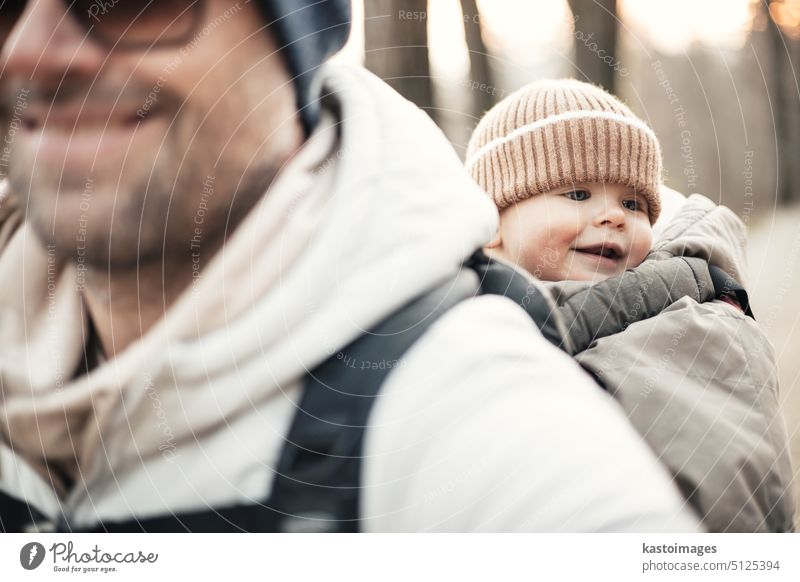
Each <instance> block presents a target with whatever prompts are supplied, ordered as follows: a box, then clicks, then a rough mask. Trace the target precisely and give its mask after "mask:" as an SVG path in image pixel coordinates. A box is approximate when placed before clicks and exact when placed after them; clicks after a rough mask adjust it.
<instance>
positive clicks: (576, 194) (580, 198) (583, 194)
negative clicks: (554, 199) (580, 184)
mask: <svg viewBox="0 0 800 582" xmlns="http://www.w3.org/2000/svg"><path fill="white" fill-rule="evenodd" d="M564 196H566V197H567V198H569V199H570V200H574V201H575V202H584V201H586V200H588V199H589V198H590V197H591V194H590V193H589V191H588V190H570V191H569V192H564Z"/></svg>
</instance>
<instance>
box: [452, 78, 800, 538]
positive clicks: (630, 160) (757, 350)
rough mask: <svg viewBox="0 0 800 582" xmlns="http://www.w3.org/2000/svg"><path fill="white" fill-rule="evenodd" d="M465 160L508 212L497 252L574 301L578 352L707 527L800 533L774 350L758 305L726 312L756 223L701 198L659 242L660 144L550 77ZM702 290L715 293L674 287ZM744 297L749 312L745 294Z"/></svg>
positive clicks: (515, 98) (578, 88) (511, 105)
mask: <svg viewBox="0 0 800 582" xmlns="http://www.w3.org/2000/svg"><path fill="white" fill-rule="evenodd" d="M466 164H467V170H468V171H469V172H470V173H471V174H472V177H473V178H474V179H475V181H477V182H478V184H479V185H480V186H481V187H482V188H483V189H484V190H485V191H486V192H487V193H488V194H489V196H490V197H491V198H492V200H494V202H495V204H496V205H497V208H498V209H499V211H500V226H499V230H498V233H497V236H496V237H495V238H494V240H493V241H491V243H490V244H489V245H488V247H487V248H486V253H487V254H488V255H490V257H491V258H494V259H498V260H499V261H500V262H510V263H514V264H517V265H519V266H521V267H523V268H524V269H525V270H526V271H528V272H529V273H531V274H533V275H534V276H535V277H536V278H537V279H540V280H544V281H551V282H550V283H541V284H538V285H539V286H541V287H542V288H545V289H546V290H547V292H548V293H551V294H552V295H553V297H554V298H556V299H555V300H556V302H557V303H558V305H559V307H557V308H556V311H558V317H553V319H559V317H561V315H563V312H564V309H565V307H566V308H570V309H572V306H573V304H575V305H577V308H578V311H575V310H574V309H573V310H572V311H570V313H572V315H570V317H569V318H568V325H567V326H565V327H568V328H569V331H570V333H569V334H567V335H569V336H570V348H569V349H568V350H566V351H568V352H569V353H571V354H572V355H573V357H574V358H575V360H576V361H577V362H578V363H579V364H580V365H581V366H582V367H583V368H584V369H585V370H586V371H587V372H589V373H591V374H593V375H594V376H595V378H596V379H597V380H598V383H599V384H601V385H602V386H603V387H604V388H605V389H606V390H608V392H609V394H610V395H611V396H613V398H614V400H615V401H616V402H617V403H618V404H619V406H620V409H621V410H622V411H624V412H625V413H626V414H627V416H628V420H629V421H630V423H631V425H632V426H633V427H634V428H635V429H636V430H637V431H638V432H639V434H640V435H641V437H642V438H643V439H644V440H645V441H646V442H647V444H648V445H649V446H650V447H651V449H652V450H653V452H654V453H655V455H656V457H657V458H658V459H659V460H660V461H661V463H662V464H663V465H664V466H665V467H666V468H667V469H668V470H669V471H670V472H671V473H672V475H673V479H674V482H675V484H676V486H677V487H678V488H679V489H680V490H681V493H683V495H684V497H685V499H686V501H687V503H689V504H690V505H691V506H692V507H693V508H694V509H695V511H697V513H698V515H699V516H700V517H701V518H702V520H703V523H704V525H705V526H706V528H707V529H708V530H709V531H717V532H719V531H742V532H755V531H772V532H775V531H789V530H791V529H792V527H793V517H794V500H793V498H792V495H791V480H792V469H791V463H790V462H789V457H788V453H787V451H788V447H787V442H788V441H787V436H786V432H785V429H784V428H783V424H782V422H781V418H780V411H779V405H778V400H777V393H778V383H777V366H776V362H775V356H774V351H773V350H772V348H771V347H770V344H769V340H768V339H767V338H766V335H765V334H764V333H763V331H762V330H761V329H759V327H758V325H757V324H756V323H755V321H754V320H753V319H752V317H748V315H752V314H751V313H750V312H749V310H748V309H740V307H742V305H741V304H739V305H736V304H734V305H730V304H727V303H730V302H732V300H730V299H727V295H729V294H730V293H729V290H733V289H735V288H736V287H737V285H738V283H736V281H735V280H734V279H738V280H741V279H742V277H743V275H744V255H745V253H744V241H745V239H746V229H745V225H744V223H742V221H741V220H740V219H739V218H738V217H737V216H736V215H735V214H733V212H731V211H730V210H729V209H727V208H725V207H722V206H717V205H716V204H714V203H713V202H712V201H710V200H708V199H707V198H705V197H703V196H700V195H697V194H695V195H692V196H690V197H689V198H688V199H686V200H685V202H684V203H683V206H682V207H681V208H680V210H678V211H677V213H676V214H675V215H674V216H673V217H672V218H671V219H670V221H669V222H668V223H667V224H666V225H665V226H664V227H663V228H662V229H661V232H660V233H659V236H658V239H657V240H656V241H655V242H654V240H653V232H652V226H653V224H654V223H655V221H656V219H657V218H658V216H659V212H660V210H661V204H660V198H659V191H660V186H661V185H660V173H661V154H660V148H659V144H658V140H657V139H656V137H655V135H654V134H653V132H652V131H651V130H650V128H648V127H647V126H646V125H645V124H644V123H643V122H642V121H641V120H640V119H638V118H637V117H636V116H635V115H634V114H633V113H632V112H631V111H630V109H628V107H626V106H625V105H624V104H622V103H621V102H620V101H619V100H618V99H616V98H615V97H613V96H612V95H610V94H608V93H606V92H605V91H603V90H602V89H600V88H598V87H595V86H592V85H588V84H586V83H581V82H579V81H574V80H560V81H540V82H537V83H533V84H531V85H528V86H527V87H524V88H522V89H520V90H519V91H517V92H515V93H513V94H512V95H509V96H508V97H507V98H506V99H504V100H503V101H501V102H500V103H498V104H497V105H496V106H495V107H494V108H493V109H492V110H491V111H489V112H488V113H487V114H486V116H485V117H484V118H483V119H482V120H481V121H480V123H479V124H478V126H477V128H476V129H475V132H474V134H473V136H472V139H471V140H470V143H469V148H468V151H467V162H466ZM645 257H647V261H644V259H645ZM643 261H644V263H643V264H642V262H643ZM698 264H699V265H700V266H701V267H703V268H698V267H697V265H698ZM640 265H641V266H640ZM691 265H694V266H692V267H691V269H690V268H689V267H690V266H691ZM628 269H630V270H628ZM704 269H705V271H704ZM714 269H718V270H719V271H715V273H716V275H711V271H712V270H714ZM720 272H721V273H722V274H723V275H725V277H723V278H722V279H720V277H719V275H720ZM728 275H730V276H731V277H732V278H730V279H728V278H727V276H728ZM703 276H705V278H706V281H705V283H702V284H701V281H702V279H703ZM708 279H710V282H709V280H708ZM695 281H697V283H698V284H697V286H696V288H697V289H698V290H699V289H706V290H707V289H708V287H709V286H710V287H712V291H714V292H715V294H714V295H712V296H711V299H713V297H717V299H713V300H707V299H705V298H703V297H701V296H700V294H699V293H694V294H693V293H687V294H683V293H677V294H675V293H674V291H675V290H676V289H678V288H679V287H681V286H682V285H683V286H686V283H689V285H688V286H686V288H688V289H691V288H692V286H693V285H692V284H693V283H695ZM720 282H722V284H720V285H719V286H720V288H721V289H722V292H721V293H719V294H716V288H717V286H718V283H720ZM740 291H741V292H742V293H743V294H741V295H740V294H739V292H740ZM500 293H501V294H503V293H502V289H501V290H500ZM578 293H580V295H579V294H578ZM734 295H735V296H736V297H737V298H738V297H744V298H745V299H744V300H745V305H746V293H744V289H742V288H741V287H738V290H737V291H736V293H735V294H734ZM726 299H727V301H726ZM734 303H735V302H734ZM521 305H523V304H522V303H521ZM653 306H655V309H653V310H652V312H650V313H648V314H646V315H644V314H643V312H642V310H643V309H650V308H652V307H653ZM661 306H663V307H661ZM523 307H524V305H523ZM625 318H631V320H630V321H627V320H625ZM623 320H625V321H624V323H623V325H619V326H614V325H611V326H609V325H608V322H609V321H612V322H614V321H616V322H621V321H623ZM573 324H576V325H573ZM577 324H579V325H577ZM578 328H580V333H579V334H575V333H573V332H574V331H575V330H576V329H578ZM620 329H621V330H624V331H620ZM543 333H544V330H543ZM561 336H563V334H561V335H558V334H556V336H555V337H556V338H557V339H558V338H559V337H561ZM577 336H580V337H577ZM545 337H548V336H547V335H545ZM576 337H577V339H576ZM551 341H552V340H551ZM586 438H591V435H586Z"/></svg>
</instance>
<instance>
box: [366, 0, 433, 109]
mask: <svg viewBox="0 0 800 582" xmlns="http://www.w3.org/2000/svg"><path fill="white" fill-rule="evenodd" d="M427 17H428V2H427V0H366V1H365V2H364V18H365V23H364V45H365V47H364V48H365V53H366V54H365V64H366V67H367V68H368V69H369V70H370V71H372V72H373V73H375V74H376V75H378V76H379V77H380V78H382V79H384V80H385V81H386V82H387V83H388V84H389V85H391V86H392V87H393V88H394V89H395V90H396V91H397V92H398V93H400V94H401V95H402V96H403V97H405V98H406V99H408V100H410V101H412V102H414V103H416V104H417V105H418V106H419V107H421V108H422V109H424V110H425V111H426V112H427V113H428V114H429V115H430V116H431V117H434V119H435V115H434V110H433V84H432V82H431V70H430V63H429V61H428V18H427Z"/></svg>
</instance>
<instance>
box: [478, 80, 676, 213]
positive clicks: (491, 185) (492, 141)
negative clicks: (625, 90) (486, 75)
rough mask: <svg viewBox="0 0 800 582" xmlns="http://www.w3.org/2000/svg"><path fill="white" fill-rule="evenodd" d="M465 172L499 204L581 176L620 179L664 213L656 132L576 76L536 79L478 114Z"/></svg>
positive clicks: (609, 180) (582, 178) (615, 181)
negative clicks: (484, 112)
mask: <svg viewBox="0 0 800 582" xmlns="http://www.w3.org/2000/svg"><path fill="white" fill-rule="evenodd" d="M466 166H467V171H468V172H469V173H470V174H471V175H472V177H473V179H475V181H476V182H478V184H479V185H480V186H481V187H482V188H483V189H484V190H485V191H486V192H488V193H489V196H491V198H492V199H493V200H494V202H495V204H496V205H497V207H498V209H500V210H502V209H504V208H506V207H508V206H511V205H512V204H515V203H516V202H519V201H521V200H524V199H526V198H530V197H531V196H534V195H536V194H542V193H544V192H549V191H550V190H555V189H557V188H561V187H562V186H567V185H569V184H575V183H581V182H601V183H607V184H623V185H625V186H630V187H632V188H633V189H634V190H635V191H636V192H637V193H638V194H641V195H642V196H644V197H645V199H646V200H647V206H648V210H649V214H650V223H651V224H653V223H654V222H655V221H656V219H657V218H658V215H659V213H660V211H661V201H660V198H659V185H660V183H661V148H660V147H659V145H658V140H657V139H656V136H655V134H654V133H653V131H652V130H651V129H650V128H649V127H647V125H645V123H644V122H643V121H641V120H640V119H639V118H638V117H636V116H635V115H634V114H633V113H632V112H631V110H630V109H628V107H626V106H625V105H624V104H623V103H622V102H621V101H620V100H619V99H617V98H616V97H614V96H613V95H611V94H609V93H607V92H606V91H604V90H603V89H601V88H599V87H595V86H594V85H590V84H588V83H582V82H581V81H576V80H574V79H561V80H546V81H537V82H535V83H531V84H530V85H527V86H525V87H523V88H522V89H520V90H518V91H516V92H514V93H512V94H511V95H509V96H508V97H506V98H505V99H503V100H502V101H501V102H500V103H498V104H497V105H495V106H494V107H493V108H492V109H491V110H489V112H488V113H487V114H486V115H485V116H484V117H483V119H481V121H480V123H478V126H477V127H476V128H475V131H474V132H473V134H472V137H471V138H470V142H469V146H468V148H467V161H466Z"/></svg>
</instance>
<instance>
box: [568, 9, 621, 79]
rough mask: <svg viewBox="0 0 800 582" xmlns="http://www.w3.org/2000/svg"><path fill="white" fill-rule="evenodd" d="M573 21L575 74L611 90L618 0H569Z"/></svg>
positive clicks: (615, 56)
mask: <svg viewBox="0 0 800 582" xmlns="http://www.w3.org/2000/svg"><path fill="white" fill-rule="evenodd" d="M568 1H569V7H570V9H571V10H572V14H573V16H574V17H577V21H576V22H575V33H576V34H575V76H576V77H577V78H578V79H581V80H588V81H590V82H592V83H596V84H598V85H601V86H602V87H603V88H605V89H606V90H607V91H610V92H611V93H613V92H614V73H615V71H614V63H618V62H619V60H618V59H617V56H618V55H617V0H568Z"/></svg>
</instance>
